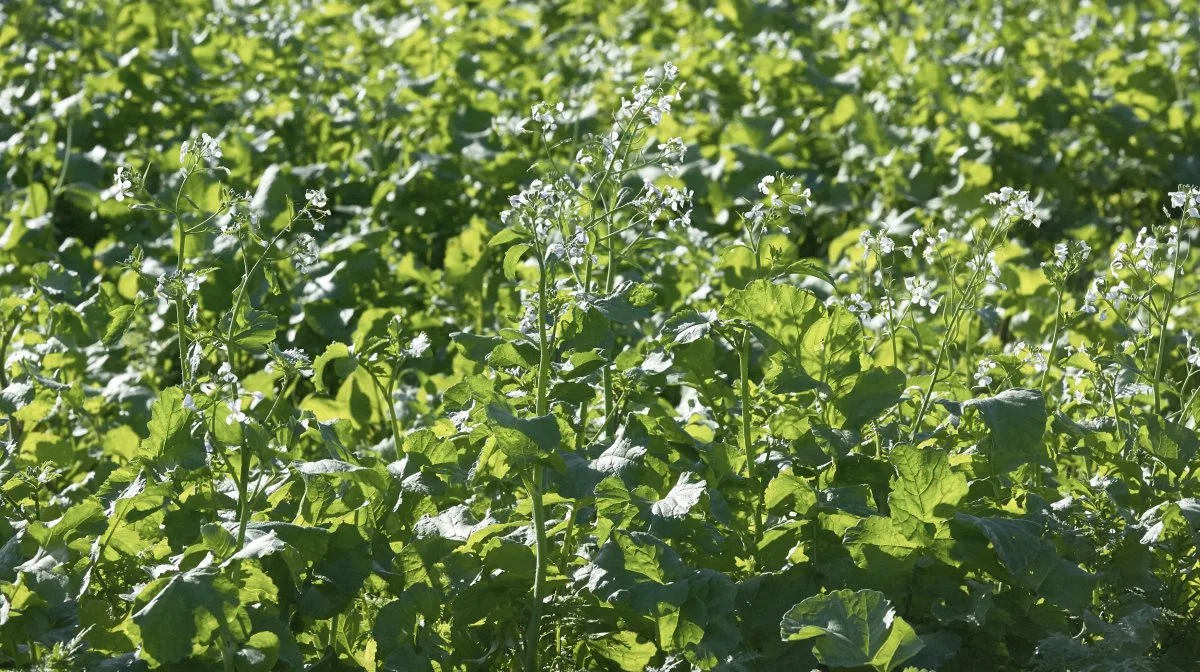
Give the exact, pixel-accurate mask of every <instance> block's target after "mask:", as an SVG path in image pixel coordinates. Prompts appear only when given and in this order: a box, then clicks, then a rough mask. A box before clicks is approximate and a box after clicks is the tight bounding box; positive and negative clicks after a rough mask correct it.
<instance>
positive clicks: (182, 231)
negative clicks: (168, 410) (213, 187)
mask: <svg viewBox="0 0 1200 672" xmlns="http://www.w3.org/2000/svg"><path fill="white" fill-rule="evenodd" d="M191 176H192V174H191V171H184V173H183V182H182V183H180V185H179V191H178V192H176V194H175V209H174V211H173V213H172V214H174V216H175V229H176V232H177V233H176V236H177V237H178V238H179V242H178V244H179V248H178V249H177V250H176V257H177V259H178V260H177V262H176V265H177V266H178V271H179V275H180V280H182V279H183V278H182V276H183V273H184V270H185V269H186V267H187V236H188V232H187V226H185V225H184V222H183V217H180V216H179V199H180V198H181V197H182V196H183V190H184V188H186V187H187V183H188V179H189V178H191ZM186 317H187V314H186V313H185V312H184V309H183V299H182V298H180V299H176V300H175V331H176V334H177V336H178V338H179V379H180V383H181V384H182V385H183V386H184V387H187V384H188V367H187V350H188V343H187V333H186V331H185V321H184V320H185V318H186Z"/></svg>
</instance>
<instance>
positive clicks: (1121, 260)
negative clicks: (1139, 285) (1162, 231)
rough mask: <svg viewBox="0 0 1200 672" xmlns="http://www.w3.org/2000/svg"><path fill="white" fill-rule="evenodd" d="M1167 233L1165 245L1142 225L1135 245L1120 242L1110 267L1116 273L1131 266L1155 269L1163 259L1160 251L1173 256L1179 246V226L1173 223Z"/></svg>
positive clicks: (1140, 268) (1148, 270)
mask: <svg viewBox="0 0 1200 672" xmlns="http://www.w3.org/2000/svg"><path fill="white" fill-rule="evenodd" d="M1166 233H1167V244H1166V246H1165V247H1164V246H1163V245H1161V244H1160V243H1159V242H1158V238H1157V237H1156V236H1155V235H1154V234H1153V233H1152V232H1151V231H1150V230H1149V229H1147V228H1146V227H1142V228H1141V229H1140V230H1138V232H1137V236H1136V237H1135V238H1134V240H1133V245H1130V244H1129V243H1120V244H1119V245H1117V249H1116V251H1115V252H1114V253H1113V258H1112V262H1111V263H1110V264H1109V268H1110V269H1111V270H1112V271H1113V273H1114V274H1115V273H1117V272H1119V271H1121V270H1124V269H1125V268H1129V267H1132V268H1134V269H1136V270H1138V271H1144V272H1150V271H1153V270H1154V269H1156V268H1157V267H1158V262H1159V261H1161V258H1160V255H1159V251H1160V250H1163V251H1164V254H1165V256H1166V257H1167V258H1173V257H1174V254H1175V249H1176V247H1177V246H1178V243H1179V228H1178V227H1176V226H1174V225H1171V226H1170V227H1168V228H1167V229H1166Z"/></svg>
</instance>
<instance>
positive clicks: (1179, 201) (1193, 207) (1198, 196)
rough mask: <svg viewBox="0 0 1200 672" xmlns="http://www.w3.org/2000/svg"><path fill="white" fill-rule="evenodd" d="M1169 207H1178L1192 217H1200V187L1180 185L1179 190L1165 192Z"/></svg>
mask: <svg viewBox="0 0 1200 672" xmlns="http://www.w3.org/2000/svg"><path fill="white" fill-rule="evenodd" d="M1167 196H1168V197H1169V198H1170V199H1171V207H1172V208H1178V209H1180V210H1182V211H1183V213H1184V214H1185V215H1187V216H1188V217H1190V218H1192V219H1200V189H1198V188H1196V187H1193V186H1191V185H1186V184H1185V185H1180V186H1179V191H1172V192H1171V193H1169V194H1167Z"/></svg>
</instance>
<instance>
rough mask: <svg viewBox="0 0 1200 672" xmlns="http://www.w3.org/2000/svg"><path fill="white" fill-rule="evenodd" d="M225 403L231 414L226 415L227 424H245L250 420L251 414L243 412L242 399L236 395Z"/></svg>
mask: <svg viewBox="0 0 1200 672" xmlns="http://www.w3.org/2000/svg"><path fill="white" fill-rule="evenodd" d="M225 405H226V406H228V407H229V415H227V416H225V424H227V425H232V424H233V423H235V422H236V423H238V424H239V425H244V424H246V423H247V422H250V416H248V415H246V414H245V413H243V412H242V401H241V399H238V398H236V397H234V398H233V399H230V400H229V401H227V402H225Z"/></svg>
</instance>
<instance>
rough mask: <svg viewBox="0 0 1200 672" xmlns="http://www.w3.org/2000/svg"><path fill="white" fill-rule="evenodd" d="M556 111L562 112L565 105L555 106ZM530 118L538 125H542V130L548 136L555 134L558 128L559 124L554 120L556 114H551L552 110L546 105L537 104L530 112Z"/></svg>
mask: <svg viewBox="0 0 1200 672" xmlns="http://www.w3.org/2000/svg"><path fill="white" fill-rule="evenodd" d="M554 109H555V111H557V112H560V113H561V112H562V111H563V104H562V103H558V104H557V105H555V106H554ZM530 117H531V118H532V119H533V120H534V121H536V122H537V123H539V124H541V125H542V130H543V131H545V132H546V133H547V134H550V133H553V132H554V131H555V130H556V129H557V128H558V122H557V121H555V120H554V114H553V113H552V112H550V108H549V107H548V106H547V105H546V104H545V103H537V104H535V105H534V106H533V108H532V109H531V110H530Z"/></svg>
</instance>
